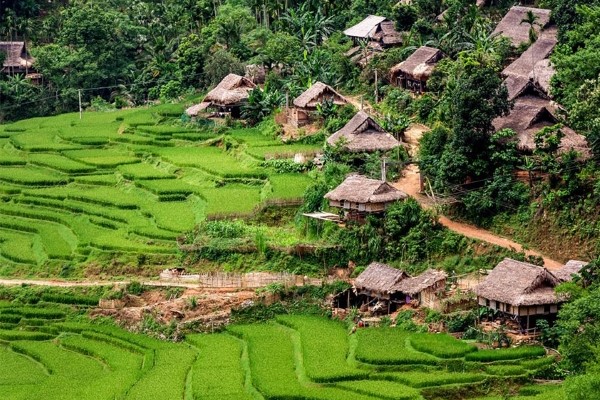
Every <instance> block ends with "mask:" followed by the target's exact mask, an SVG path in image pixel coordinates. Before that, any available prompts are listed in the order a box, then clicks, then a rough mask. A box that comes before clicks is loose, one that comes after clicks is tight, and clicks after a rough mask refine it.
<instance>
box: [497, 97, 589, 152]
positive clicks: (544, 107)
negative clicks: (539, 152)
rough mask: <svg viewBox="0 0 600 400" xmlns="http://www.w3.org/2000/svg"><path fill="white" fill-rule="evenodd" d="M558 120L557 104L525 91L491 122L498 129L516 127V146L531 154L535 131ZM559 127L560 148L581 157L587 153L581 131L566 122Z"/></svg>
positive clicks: (513, 128)
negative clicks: (507, 109)
mask: <svg viewBox="0 0 600 400" xmlns="http://www.w3.org/2000/svg"><path fill="white" fill-rule="evenodd" d="M558 122H559V118H558V107H557V106H556V104H554V103H552V102H550V101H549V100H546V99H543V98H541V97H538V96H533V95H525V96H521V97H519V98H517V99H516V101H515V105H514V108H513V109H512V110H511V112H510V114H508V115H507V116H504V117H498V118H496V119H494V121H493V125H494V128H495V129H496V130H497V131H499V130H500V129H505V128H510V129H512V130H513V131H515V133H516V134H517V135H516V138H517V148H518V149H519V150H520V151H521V152H523V153H526V154H531V153H533V151H534V150H535V135H536V133H538V132H539V131H540V130H542V129H543V128H545V127H547V126H553V125H555V124H557V123H558ZM561 131H562V132H563V134H564V136H563V138H562V140H561V142H560V146H559V152H562V153H564V152H566V151H568V150H575V151H577V152H579V153H580V154H581V155H582V156H583V157H588V156H589V155H590V148H589V145H588V143H587V140H586V138H585V137H584V136H583V135H580V134H579V133H577V132H575V131H574V130H573V129H571V128H569V127H567V126H563V127H562V128H561Z"/></svg>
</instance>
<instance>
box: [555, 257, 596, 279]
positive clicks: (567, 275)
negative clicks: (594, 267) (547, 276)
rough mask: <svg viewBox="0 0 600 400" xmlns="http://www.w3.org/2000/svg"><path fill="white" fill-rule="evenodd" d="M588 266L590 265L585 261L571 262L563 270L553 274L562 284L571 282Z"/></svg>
mask: <svg viewBox="0 0 600 400" xmlns="http://www.w3.org/2000/svg"><path fill="white" fill-rule="evenodd" d="M586 265H588V263H587V262H585V261H579V260H569V261H567V263H566V264H565V265H563V266H562V268H561V269H559V270H557V271H554V272H553V274H554V276H556V277H557V278H558V279H560V280H561V281H562V282H569V281H571V280H572V279H573V275H578V274H579V272H580V271H581V269H582V268H583V267H585V266H586Z"/></svg>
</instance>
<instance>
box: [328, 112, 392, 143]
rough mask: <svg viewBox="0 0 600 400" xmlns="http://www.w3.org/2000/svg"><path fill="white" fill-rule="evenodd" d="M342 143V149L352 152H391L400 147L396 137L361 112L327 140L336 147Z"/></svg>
mask: <svg viewBox="0 0 600 400" xmlns="http://www.w3.org/2000/svg"><path fill="white" fill-rule="evenodd" d="M340 141H342V143H343V144H342V147H343V148H344V149H346V150H347V151H350V152H363V151H365V152H369V151H377V150H382V151H385V150H391V149H393V148H396V147H398V146H400V142H399V141H397V140H396V138H395V137H394V136H392V135H391V134H389V133H388V132H386V131H385V130H383V128H382V127H381V126H379V124H378V123H377V122H375V121H374V120H373V118H371V117H370V116H369V115H368V114H367V113H365V112H364V111H359V112H357V113H356V115H355V116H354V117H353V118H352V119H351V120H350V121H348V123H347V124H346V125H345V126H344V127H343V128H342V129H340V130H339V131H337V132H336V133H334V134H333V135H331V136H329V138H327V144H329V145H330V146H335V145H336V144H338V143H339V142H340Z"/></svg>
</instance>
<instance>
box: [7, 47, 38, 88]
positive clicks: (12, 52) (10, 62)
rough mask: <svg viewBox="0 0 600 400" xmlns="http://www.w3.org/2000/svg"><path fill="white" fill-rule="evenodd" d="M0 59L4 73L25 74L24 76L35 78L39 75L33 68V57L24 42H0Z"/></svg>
mask: <svg viewBox="0 0 600 400" xmlns="http://www.w3.org/2000/svg"><path fill="white" fill-rule="evenodd" d="M0 53H2V54H1V55H0V59H3V61H2V69H0V72H2V73H3V74H6V75H25V77H26V78H28V79H32V80H37V79H39V77H40V75H39V74H37V73H36V71H35V69H34V68H33V63H34V62H35V59H34V58H33V57H32V56H31V55H30V54H29V51H28V50H27V45H26V44H25V42H0Z"/></svg>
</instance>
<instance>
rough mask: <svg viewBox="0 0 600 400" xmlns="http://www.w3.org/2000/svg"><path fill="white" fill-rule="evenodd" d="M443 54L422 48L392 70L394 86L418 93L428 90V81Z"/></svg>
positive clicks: (435, 50)
mask: <svg viewBox="0 0 600 400" xmlns="http://www.w3.org/2000/svg"><path fill="white" fill-rule="evenodd" d="M442 57H443V53H442V52H441V51H440V50H438V49H434V48H433V47H428V46H421V47H419V48H418V49H417V50H416V51H415V52H414V53H412V54H411V55H410V56H409V57H408V58H407V59H406V60H404V61H402V62H401V63H399V64H397V65H395V66H394V67H392V69H391V70H390V82H391V84H392V85H395V86H399V87H401V88H403V89H408V90H411V91H413V92H416V93H423V92H425V91H426V90H427V80H428V79H429V78H430V77H431V74H432V73H433V70H434V69H435V66H436V65H437V63H438V62H439V61H440V60H441V59H442Z"/></svg>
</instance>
